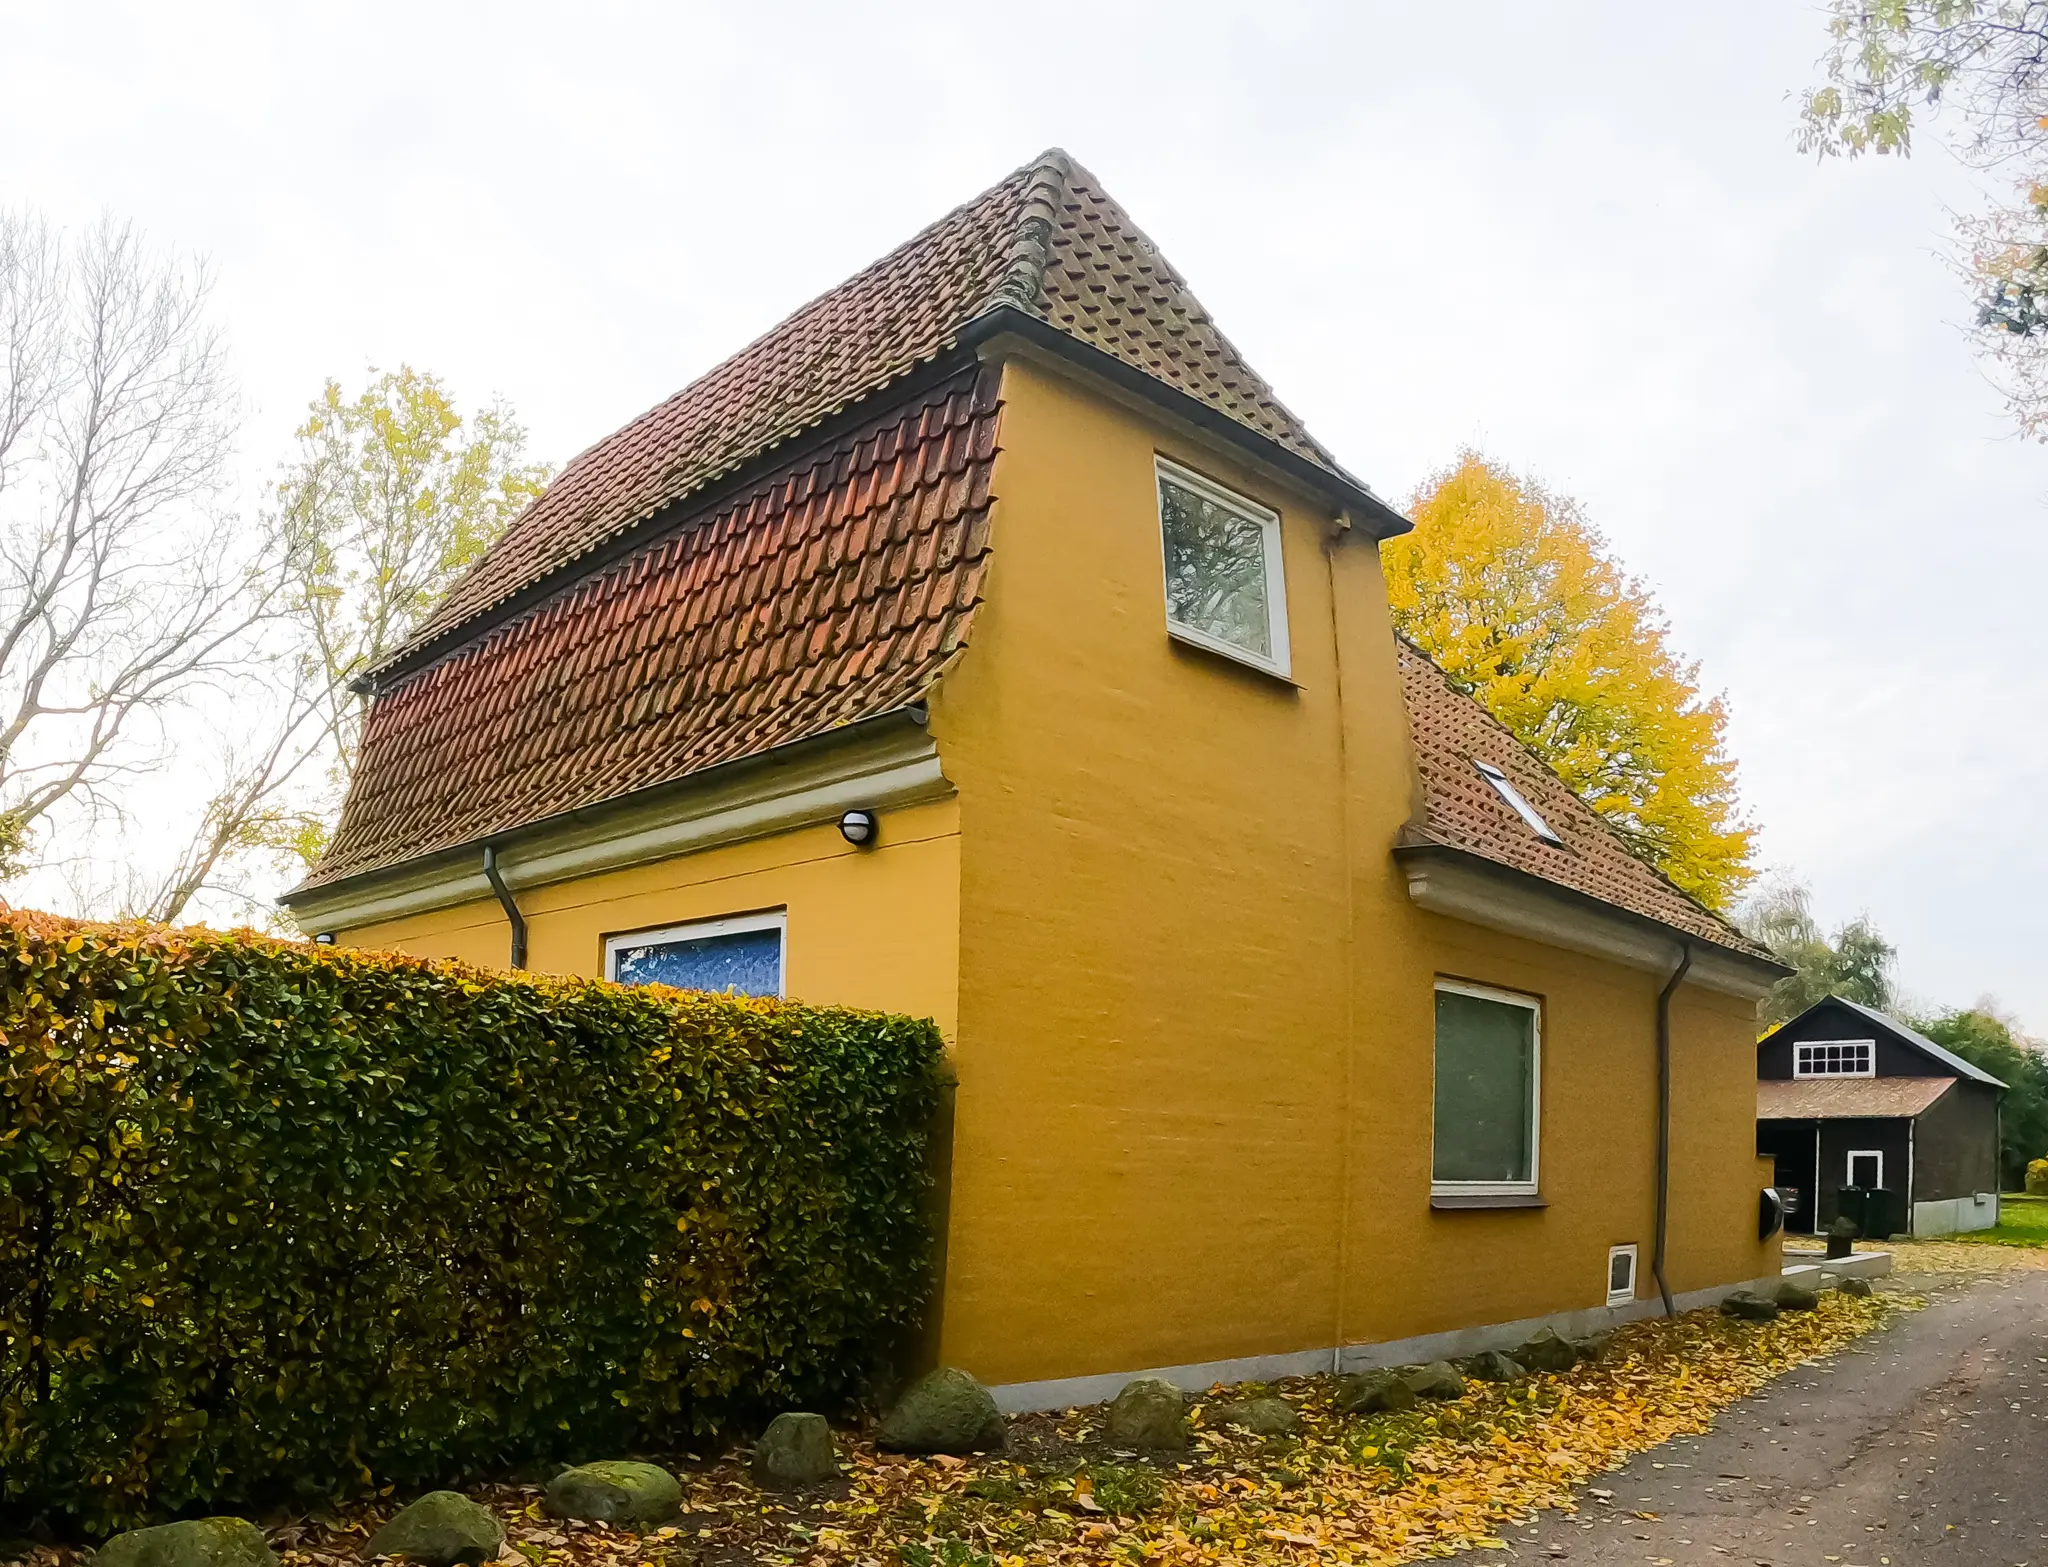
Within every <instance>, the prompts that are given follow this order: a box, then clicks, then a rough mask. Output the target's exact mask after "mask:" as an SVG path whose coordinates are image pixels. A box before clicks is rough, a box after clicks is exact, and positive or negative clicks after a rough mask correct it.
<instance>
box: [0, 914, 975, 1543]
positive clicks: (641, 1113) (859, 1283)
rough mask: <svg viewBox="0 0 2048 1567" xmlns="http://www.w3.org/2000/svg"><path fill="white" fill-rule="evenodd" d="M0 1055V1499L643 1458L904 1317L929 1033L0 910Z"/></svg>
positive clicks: (857, 1351)
mask: <svg viewBox="0 0 2048 1567" xmlns="http://www.w3.org/2000/svg"><path fill="white" fill-rule="evenodd" d="M0 1036H4V1042H0V1049H4V1052H5V1055H4V1061H0V1475H4V1480H0V1486H4V1491H0V1495H4V1497H5V1499H6V1500H7V1502H8V1503H9V1504H10V1508H9V1510H11V1511H17V1512H19V1511H23V1510H26V1511H49V1512H53V1513H58V1514H62V1515H68V1516H69V1517H71V1518H73V1519H75V1520H77V1521H79V1522H81V1523H83V1524H85V1525H86V1526H88V1527H94V1528H105V1527H112V1526H117V1525H124V1524H128V1523H132V1522H136V1521H139V1520H142V1519H144V1518H146V1517H149V1516H161V1515H163V1514H166V1513H176V1512H183V1511H190V1510H193V1509H196V1508H201V1507H209V1508H211V1507H219V1506H223V1505H248V1504H263V1503H267V1502H271V1501H286V1500H292V1499H300V1500H309V1499H312V1498H314V1497H319V1496H332V1495H339V1494H346V1493H349V1492H355V1491H361V1490H363V1489H365V1488H368V1487H372V1486H378V1485H385V1484H392V1483H395V1484H398V1485H400V1486H419V1485H424V1484H427V1483H430V1482H434V1481H443V1480H448V1479H453V1478H455V1477H458V1476H461V1475H466V1474H477V1473H482V1472H488V1471H492V1470H498V1469H502V1468H504V1467H505V1466H508V1465H514V1464H519V1463H524V1462H537V1461H553V1460H559V1459H563V1458H576V1457H582V1456H602V1455H610V1454H616V1453H619V1452H622V1451H627V1450H632V1449H636V1448H650V1447H657V1448H658V1447H660V1446H662V1445H663V1444H669V1443H674V1442H677V1441H680V1440H683V1439H685V1438H686V1437H687V1435H688V1434H689V1433H693V1432H703V1431H707V1430H712V1429H715V1428H716V1427H718V1426H719V1425H720V1424H723V1423H725V1422H728V1421H730V1420H732V1419H734V1418H736V1417H739V1416H743V1415H745V1414H748V1413H751V1412H753V1411H755V1410H759V1409H766V1408H774V1407H785V1408H786V1407H790V1406H792V1405H794V1406H798V1407H819V1406H821V1405H831V1404H833V1403H835V1402H840V1401H844V1400H846V1399H848V1398H850V1397H853V1396H856V1395H857V1394H858V1393H859V1392H860V1391H861V1389H862V1387H863V1385H864V1383H865V1380H866V1379H867V1378H868V1377H869V1376H870V1375H871V1374H872V1372H873V1371H874V1369H875V1368H876V1366H877V1364H878V1362H879V1361H880V1359H881V1358H882V1357H883V1356H885V1355H886V1354H887V1353H888V1350H889V1348H890V1346H891V1345H892V1344H893V1343H894V1342H896V1341H897V1340H898V1339H899V1337H900V1335H901V1334H902V1333H903V1331H904V1330H905V1329H906V1328H907V1327H908V1326H909V1325H910V1324H912V1323H913V1322H914V1321H915V1320H916V1318H917V1315H918V1312H919V1308H920V1306H921V1304H922V1298H923V1294H924V1292H925V1289H926V1282H927V1281H926V1267H927V1260H928V1256H929V1250H930V1236H929V1233H928V1230H929V1221H928V1219H927V1217H926V1210H927V1205H926V1196H927V1187H928V1177H927V1174H926V1162H925V1161H926V1141H927V1137H928V1128H929V1126H930V1123H931V1116H932V1113H933V1110H934V1108H935V1105H936V1102H937V1094H938V1073H939V1061H940V1044H939V1040H938V1036H937V1033H936V1030H935V1029H934V1028H933V1027H932V1025H931V1024H929V1023H927V1022H921V1021H917V1020H913V1019H910V1018H905V1017H891V1016H882V1015H878V1014H871V1013H861V1012H853V1011H848V1010H844V1009H838V1008H829V1007H812V1006H803V1005H799V1004H796V1003H791V1002H779V1001H754V1000H745V999H735V998H730V997H719V996H707V995H698V994H692V993H687V992H680V991H672V990H664V989H628V988H625V987H621V986H617V985H610V984H603V983H598V982H595V981H584V980H568V979H546V978H537V977H531V976H525V975H501V974H491V973H486V972H483V971H480V970H474V969H469V968H465V967H462V966H460V965H456V964H449V963H433V962H425V961H420V960H415V959H409V958H402V957H393V956H388V955H378V954H361V953H355V952H350V951H347V950H345V949H336V948H324V947H313V946H306V945H301V944H297V943H291V942H282V941H274V940H270V939H268V938H264V937H260V936H254V935H250V934H248V933H246V932H242V933H235V934H232V935H229V934H223V933H218V932H210V931H201V930H192V931H165V930H162V929H158V928H147V927H135V926H125V927H124V926H87V925H78V924H73V923H70V922H67V921H60V920H56V919H53V918H49V917H45V916H37V915H20V914H16V915H9V916H6V917H4V918H0Z"/></svg>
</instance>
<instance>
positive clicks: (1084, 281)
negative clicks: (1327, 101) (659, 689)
mask: <svg viewBox="0 0 2048 1567" xmlns="http://www.w3.org/2000/svg"><path fill="white" fill-rule="evenodd" d="M1002 305H1008V306H1010V307H1012V308H1014V309H1017V310H1020V311H1023V312H1025V313H1026V314H1027V315H1030V316H1034V317H1036V318H1038V319H1039V320H1041V321H1043V322H1045V323H1047V324H1049V325H1051V326H1052V327H1054V328H1056V329H1057V330H1059V331H1061V332H1063V333H1065V334H1067V335H1068V336H1070V337H1073V338H1075V339H1077V340H1079V341H1081V342H1084V343H1087V344H1090V345H1092V346H1094V347H1096V348H1098V349H1100V350H1102V351H1103V352H1104V353H1107V354H1110V355H1113V356H1114V357H1115V358H1117V359H1119V360H1122V361H1123V362H1124V363H1125V364H1126V365H1128V366H1130V367H1131V368H1133V369H1135V370H1138V371H1140V372H1142V373H1143V374H1144V375H1146V376H1148V377H1150V378H1151V379H1153V380H1155V381H1158V382H1161V383H1163V384H1165V385H1167V386H1170V387H1172V388H1174V389H1175V390H1177V391H1180V392H1183V393H1185V394H1186V395H1188V396H1189V397H1192V398H1195V399H1197V400H1199V401H1200V402H1202V403H1204V404H1207V405H1208V406H1209V407H1210V408H1212V409H1214V410H1215V411H1217V412H1219V413H1221V414H1223V415H1225V416H1227V417H1228V418H1230V419H1232V420H1234V421H1236V422H1237V423H1238V424H1240V425H1242V426H1244V427H1245V428H1246V429H1248V430H1252V431H1254V432H1256V433H1257V434H1259V435H1262V436H1265V437H1266V438H1268V439H1269V440H1272V441H1274V442H1277V443H1278V444H1279V445H1281V446H1283V447H1285V448H1286V449H1287V450H1288V451H1290V452H1292V453H1293V454H1294V455H1295V456H1296V457H1299V458H1301V459H1303V460H1304V461H1306V462H1309V463H1312V464H1314V465H1315V466H1317V467H1320V468H1324V469H1327V470H1328V471H1329V472H1330V473H1331V474H1333V475H1336V476H1339V477H1342V478H1343V479H1344V480H1345V481H1346V482H1347V483H1349V484H1352V485H1356V484H1357V481H1356V480H1355V479H1351V478H1350V476H1349V475H1346V474H1344V472H1343V470H1342V469H1341V468H1340V467H1339V466H1338V465H1337V464H1336V462H1335V461H1334V460H1333V459H1332V458H1331V457H1330V455H1329V453H1328V452H1326V451H1325V450H1324V449H1323V448H1322V447H1321V446H1320V445H1318V444H1317V442H1316V441H1315V440H1314V438H1313V437H1311V436H1310V435H1309V433H1308V431H1307V430H1306V429H1305V428H1303V426H1302V424H1301V421H1300V420H1298V419H1297V418H1295V416H1294V415H1293V414H1292V413H1290V412H1288V410H1287V409H1286V408H1285V407H1284V406H1283V405H1282V404H1281V402H1280V400H1279V399H1278V398H1277V397H1275V396H1274V395H1273V389H1272V388H1271V387H1270V386H1268V385H1267V384H1266V383H1265V381H1264V380H1262V379H1261V378H1260V377H1259V376H1258V374H1257V373H1256V372H1255V371H1253V370H1252V369H1251V367H1250V366H1249V365H1247V364H1246V363H1245V362H1244V359H1243V357H1242V356H1241V355H1239V353H1238V352H1237V350H1236V349H1235V348H1234V347H1233V346H1232V345H1231V343H1230V341H1229V340H1228V339H1227V338H1225V337H1224V336H1223V334H1222V333H1221V332H1219V331H1218V330H1217V329H1216V323H1215V322H1214V321H1213V320H1211V319H1210V316H1209V313H1208V312H1207V311H1206V310H1204V309H1203V308H1202V306H1201V304H1200V302H1199V301H1198V300H1196V298H1195V296H1194V295H1193V293H1192V292H1190V291H1189V289H1188V286H1187V283H1186V281H1185V280H1184V279H1183V278H1182V277H1181V275H1180V274H1179V273H1178V272H1176V271H1174V269H1173V268H1172V266H1170V265H1169V264H1168V263H1167V261H1166V258H1165V257H1164V256H1162V255H1160V254H1159V251H1158V248H1157V247H1156V246H1154V245H1153V243H1152V242H1151V241H1150V240H1149V239H1147V238H1146V237H1145V235H1144V234H1143V232H1141V231H1140V230H1139V228H1138V226H1137V225H1136V224H1135V223H1133V222H1132V221H1131V219H1130V216H1129V215H1128V214H1127V213H1125V212H1124V210H1123V209H1122V208H1121V207H1119V206H1118V205H1117V204H1116V202H1114V201H1113V200H1111V199H1110V197H1109V196H1108V195H1107V194H1106V193H1105V192H1104V191H1103V189H1102V187H1101V185H1100V183H1099V182H1098V181H1097V180H1096V179H1095V177H1094V176H1093V175H1091V174H1090V173H1089V172H1088V171H1087V170H1086V169H1084V168H1082V167H1081V166H1080V165H1079V164H1077V163H1075V162H1074V161H1073V160H1072V159H1071V158H1069V157H1068V156H1067V155H1066V154H1065V153H1063V152H1061V151H1059V150H1058V149H1057V148H1055V149H1053V150H1051V151H1049V152H1047V153H1045V154H1043V155H1042V156H1040V157H1039V158H1037V159H1036V160H1035V161H1033V162H1031V163H1029V164H1026V165H1025V166H1024V167H1023V168H1021V169H1018V170H1017V171H1016V172H1015V173H1013V174H1011V175H1010V176H1009V177H1008V178H1007V179H1005V180H1003V181H1002V182H1001V183H1000V184H998V185H996V186H994V187H993V188H991V189H989V190H986V191H984V192H982V194H981V195H979V196H977V197H975V198H974V199H973V200H972V201H970V202H968V203H967V204H966V205H965V206H962V207H958V208H955V209H954V210H953V211H952V212H949V213H947V214H946V215H945V216H944V217H943V218H941V219H939V221H938V222H936V223H934V224H932V226H931V227H929V228H927V229H925V230H924V231H923V232H922V233H920V234H918V235H917V236H916V237H915V238H913V239H911V240H910V241H909V242H908V243H906V244H904V245H902V246H900V247H898V248H897V249H896V250H893V251H891V252H890V253H889V254H888V255H886V256H884V257H882V259H881V260H879V261H877V262H875V263H874V264H873V265H872V266H870V267H868V268H866V269H865V270H864V271H861V272H859V273H857V274H855V275H854V276H853V277H851V278H849V279H847V280H846V281H845V282H844V283H841V284H840V285H839V286H838V287H837V288H834V289H832V290H830V291H829V292H827V293H825V294H822V295H820V296H819V297H818V298H816V299H814V300H812V301H811V302H810V303H809V304H807V305H805V306H804V307H803V308H802V309H801V310H799V311H797V312H796V314H794V315H792V316H791V317H789V319H788V320H786V321H784V322H783V323H782V324H781V325H779V326H777V327H775V328H774V329H773V330H771V331H769V332H768V333H767V334H766V335H764V336H762V337H760V338H757V339H755V341H753V342H752V343H750V344H748V345H747V346H746V347H745V348H743V349H741V350H740V351H739V352H738V353H736V354H734V355H733V356H732V357H731V358H730V359H728V360H726V361H725V362H724V363H723V364H721V365H719V366H717V367H716V368H715V369H713V370H711V371H709V372H708V373H706V374H705V375H702V376H700V377H698V379H696V380H695V381H693V382H691V383H690V384H689V385H688V386H686V387H684V388H683V389H682V390H681V391H680V392H678V393H676V394H675V396H673V397H671V398H669V399H668V401H667V402H665V403H662V404H661V405H660V406H658V407H656V408H652V409H650V410H648V411H647V412H646V413H644V414H642V415H641V416H640V417H639V418H637V419H635V420H634V421H633V422H632V423H631V424H629V425H627V426H626V427H625V428H624V429H622V430H619V431H618V432H616V433H615V434H612V435H609V436H606V437H605V438H604V439H603V440H602V441H599V442H598V443H597V444H596V445H595V446H593V447H591V448H589V449H588V450H587V451H585V452H583V453H582V454H581V455H579V456H577V457H576V458H575V459H573V460H572V461H571V462H570V463H569V465H568V466H567V467H566V468H564V469H563V470H562V472H561V474H560V476H559V477H557V478H556V480H555V481H554V483H553V484H552V485H550V486H549V487H548V489H547V491H546V493H544V494H543V495H541V496H540V497H539V498H538V499H537V500H535V501H534V502H533V504H532V505H530V506H529V507H527V509H526V510H525V512H523V513H522V514H521V515H520V516H519V517H518V518H517V519H516V520H515V521H514V522H513V524H512V526H511V527H510V528H509V529H508V530H507V531H506V533H505V536H504V537H503V538H502V539H500V540H499V541H498V542H497V544H496V545H494V546H493V547H492V548H491V550H490V551H489V552H488V553H487V554H485V555H484V557H483V558H482V559H481V560H479V561H478V562H477V563H476V565H475V566H473V567H472V568H471V569H470V570H469V572H468V573H467V574H466V575H465V576H464V577H463V578H462V579H461V580H460V581H458V582H457V583H456V584H455V586H454V588H453V589H452V590H451V591H450V593H449V594H448V597H447V598H446V599H445V600H444V601H443V602H442V603H441V605H440V606H439V607H438V608H437V609H436V610H435V611H434V613H433V614H432V615H430V616H429V617H428V618H427V620H426V621H425V622H424V623H423V624H422V625H421V626H420V627H419V628H418V630H417V631H416V632H415V634H414V636H413V638H412V641H411V644H410V645H409V648H408V649H407V650H406V651H402V652H401V653H400V655H399V659H400V660H403V659H404V658H405V657H406V656H407V653H408V652H410V651H411V650H413V649H417V648H419V647H421V646H422V645H424V644H430V643H433V642H436V641H438V640H440V639H443V638H445V637H446V636H447V635H448V634H449V633H450V632H452V631H455V630H456V629H458V628H460V627H461V626H462V625H464V624H465V623H466V622H468V621H470V620H472V619H474V618H475V617H477V616H479V615H481V614H484V613H485V612H487V611H489V610H491V609H492V608H493V607H495V606H497V605H500V604H502V603H504V601H505V600H507V599H509V598H511V597H512V596H513V595H514V594H517V593H520V592H521V591H522V590H525V589H528V588H530V587H531V586H532V585H533V584H535V583H536V582H538V581H540V579H542V578H544V577H546V576H548V575H550V574H551V573H553V572H556V571H558V570H560V569H562V568H563V567H565V566H568V565H570V564H571V563H573V562H575V561H577V560H578V559H579V558H581V557H583V556H584V555H587V554H588V553H590V552H591V551H592V550H594V549H597V548H598V547H600V546H602V545H604V544H606V543H607V542H608V541H610V540H612V539H614V538H616V537H617V536H619V535H620V534H622V533H624V532H625V531H627V530H629V529H631V528H633V527H634V526H635V525H636V524H638V523H640V522H642V521H644V520H645V519H647V518H648V517H650V516H652V515H653V514H654V513H655V512H656V511H659V510H661V509H662V508H664V507H667V506H670V505H673V504H675V503H676V502H678V501H680V500H682V499H684V498H685V497H687V496H689V495H691V494H693V493H695V492H698V491H700V490H702V489H704V488H705V486H707V485H709V484H712V483H714V482H715V481H717V480H719V479H720V478H722V477H724V476H727V475H729V474H731V473H732V472H733V471H734V470H735V469H736V468H738V467H739V466H740V465H741V464H743V463H747V462H750V461H752V460H754V459H756V458H758V457H759V456H760V455H761V454H762V453H764V452H767V451H770V450H772V449H773V448H776V447H778V446H781V445H784V444H785V443H788V442H790V441H791V440H793V439H795V438H796V437H798V436H800V435H802V434H803V433H804V432H805V431H807V430H810V429H812V428H814V427H815V426H817V425H818V424H819V423H820V422H821V421H823V420H825V419H827V418H829V417H831V416H832V415H834V414H837V413H839V412H840V411H842V410H844V409H846V408H847V407H848V406H849V405H851V404H853V403H854V402H856V401H858V400H859V399H860V398H862V397H864V396H866V395H868V394H869V393H871V392H874V391H876V390H878V389H879V388H881V387H883V386H886V385H887V384H889V383H890V382H892V381H895V380H897V379H898V378H900V377H902V376H904V375H906V374H908V373H910V372H912V371H914V370H916V369H917V368H919V367H920V366H923V365H927V364H930V363H931V362H933V361H934V360H936V359H938V358H939V357H940V356H941V355H943V354H944V353H946V352H947V351H948V350H949V349H951V348H953V347H954V346H955V344H956V342H957V338H958V334H959V332H960V331H961V329H962V328H963V327H965V326H966V325H967V324H968V323H969V322H971V321H974V320H975V319H977V318H978V317H981V316H983V315H985V314H987V313H988V312H989V311H991V310H993V309H995V308H996V307H998V306H1002Z"/></svg>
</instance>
